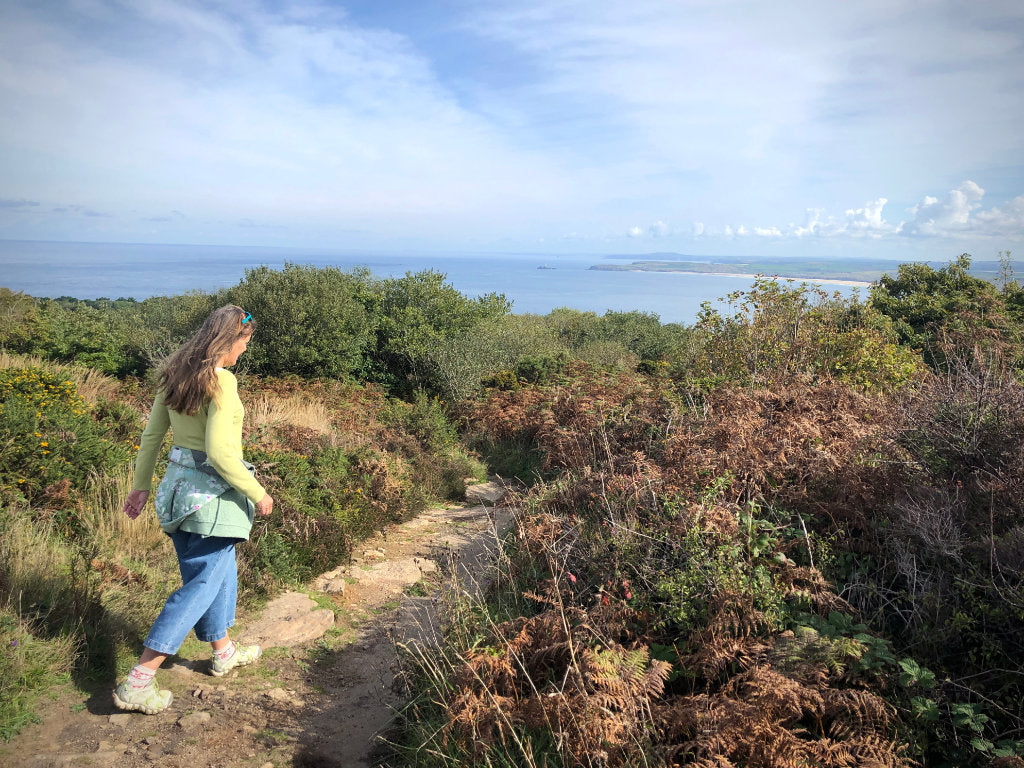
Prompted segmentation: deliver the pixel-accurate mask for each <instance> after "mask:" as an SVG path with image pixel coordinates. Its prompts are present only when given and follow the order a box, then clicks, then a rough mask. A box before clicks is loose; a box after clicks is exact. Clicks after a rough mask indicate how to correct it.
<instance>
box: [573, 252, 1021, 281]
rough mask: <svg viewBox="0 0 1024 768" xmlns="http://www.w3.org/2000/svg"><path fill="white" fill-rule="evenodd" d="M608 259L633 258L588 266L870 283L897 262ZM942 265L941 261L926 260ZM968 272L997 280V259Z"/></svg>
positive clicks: (656, 255)
mask: <svg viewBox="0 0 1024 768" xmlns="http://www.w3.org/2000/svg"><path fill="white" fill-rule="evenodd" d="M605 258H607V259H615V260H626V259H633V261H631V262H630V263H629V264H595V265H594V266H592V267H590V269H594V270H599V271H605V272H683V273H690V274H698V275H719V276H722V277H744V278H753V277H756V276H757V275H766V276H769V277H779V278H786V279H790V280H800V281H805V282H817V283H831V284H836V285H854V286H864V287H867V286H870V285H871V284H872V283H874V282H876V281H877V280H879V279H880V278H881V277H882V275H883V274H891V275H895V274H896V272H897V270H898V268H899V265H900V263H905V262H898V261H889V260H884V259H849V258H836V259H806V258H799V257H789V258H785V257H783V258H776V259H768V258H760V257H742V256H741V257H735V256H734V257H729V256H714V257H699V256H687V255H684V254H676V253H651V254H645V257H642V258H640V259H637V256H636V255H619V254H612V255H609V256H606V257H605ZM925 263H927V264H930V265H931V266H933V267H934V266H941V264H942V263H944V262H925ZM971 274H972V275H974V276H976V277H979V278H982V279H985V280H996V279H997V278H998V277H999V276H1000V275H1001V274H1002V271H1001V265H1000V263H999V262H998V261H975V262H972V264H971Z"/></svg>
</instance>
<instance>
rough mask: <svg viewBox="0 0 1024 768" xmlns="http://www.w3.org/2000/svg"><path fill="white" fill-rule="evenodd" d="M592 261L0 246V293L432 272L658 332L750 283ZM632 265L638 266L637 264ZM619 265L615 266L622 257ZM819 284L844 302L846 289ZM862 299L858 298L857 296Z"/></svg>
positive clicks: (479, 290) (88, 295)
mask: <svg viewBox="0 0 1024 768" xmlns="http://www.w3.org/2000/svg"><path fill="white" fill-rule="evenodd" d="M609 258H610V257H608V256H603V255H600V254H598V255H594V254H570V255H566V254H558V255H554V254H550V255H549V254H537V253H502V254H494V253H488V254H484V253H465V254H448V255H425V254H420V255H409V254H390V253H371V252H352V251H328V250H317V249H302V248H276V247H258V246H211V245H152V244H132V243H73V242H43V241H25V240H0V286H4V287H7V288H9V289H11V290H13V291H22V292H24V293H27V294H29V295H31V296H38V297H51V298H56V297H58V296H73V297H75V298H79V299H96V298H102V297H106V298H110V299H116V298H122V297H124V298H129V297H130V298H135V299H140V300H141V299H146V298H149V297H151V296H172V295H176V294H180V293H185V292H186V291H194V290H201V291H213V290H216V289H219V288H226V287H230V286H232V285H235V284H237V283H238V282H240V281H241V280H242V278H243V277H244V275H245V270H246V269H249V268H252V267H258V266H260V265H266V266H268V267H270V268H272V269H281V268H283V267H284V265H285V264H286V263H293V264H309V265H314V266H317V267H324V266H333V267H338V268H340V269H343V270H350V269H353V268H355V267H366V268H368V269H370V271H371V272H372V273H373V274H374V275H376V276H377V277H381V278H384V277H401V276H403V275H405V274H406V273H408V272H419V271H422V270H427V269H431V270H435V271H437V272H441V273H443V274H444V275H445V276H446V277H447V281H448V283H449V284H451V285H452V286H453V287H455V288H456V289H457V290H459V291H460V292H461V293H463V294H465V295H467V296H472V297H476V296H481V295H483V294H487V293H502V294H504V295H505V296H506V298H508V299H509V300H510V301H511V302H512V311H513V312H516V313H533V314H547V313H548V312H550V311H551V310H553V309H556V308H559V307H570V308H572V309H578V310H581V311H591V312H596V313H598V314H604V313H605V312H606V311H609V310H612V311H616V312H628V311H633V310H637V311H641V312H650V313H654V314H656V315H658V317H659V318H660V319H661V321H662V322H664V323H691V322H693V320H694V319H695V318H696V316H697V313H698V312H699V311H700V308H701V304H702V303H703V302H705V301H709V302H712V303H713V304H716V303H717V302H718V300H719V299H720V298H721V297H724V296H725V295H726V294H729V293H731V292H733V291H742V290H746V289H747V288H749V287H750V286H751V284H752V280H751V279H750V278H746V277H731V276H725V275H699V274H686V273H678V272H676V273H666V272H658V273H654V272H639V271H638V272H619V271H601V270H591V269H590V267H591V266H594V265H596V264H601V263H609V262H608V261H607V259H609ZM637 258H638V259H639V258H641V257H639V256H638V257H637ZM616 263H619V264H621V263H622V261H621V257H619V259H618V260H617V262H616ZM812 282H818V283H820V284H821V285H822V287H823V288H825V289H827V290H829V291H833V290H838V291H840V292H841V293H842V294H844V295H849V293H850V292H851V291H852V290H854V289H853V288H851V287H850V286H846V285H832V284H827V283H824V282H823V281H812ZM861 290H862V292H863V289H861Z"/></svg>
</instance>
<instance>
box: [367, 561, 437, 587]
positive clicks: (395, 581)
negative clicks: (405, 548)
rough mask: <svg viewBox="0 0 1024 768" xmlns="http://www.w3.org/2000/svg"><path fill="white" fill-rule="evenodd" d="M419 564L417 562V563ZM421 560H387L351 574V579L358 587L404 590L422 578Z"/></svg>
mask: <svg viewBox="0 0 1024 768" xmlns="http://www.w3.org/2000/svg"><path fill="white" fill-rule="evenodd" d="M418 560H419V561H420V562H417V561H418ZM422 562H425V561H422V559H421V558H416V557H407V558H404V559H402V560H389V561H387V562H384V563H378V564H377V565H374V566H371V567H370V568H367V569H366V570H363V569H360V570H358V571H354V572H353V573H352V578H353V579H355V581H356V583H358V584H360V585H363V586H365V585H369V584H377V585H381V586H383V587H397V588H398V589H400V590H401V589H404V588H405V587H410V586H412V585H413V584H415V583H416V582H417V581H419V580H420V579H421V578H422V576H423V572H424V571H423V569H421V568H420V564H421V563H422Z"/></svg>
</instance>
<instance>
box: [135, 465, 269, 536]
mask: <svg viewBox="0 0 1024 768" xmlns="http://www.w3.org/2000/svg"><path fill="white" fill-rule="evenodd" d="M242 463H243V464H244V465H245V467H246V469H248V470H249V471H250V472H252V471H253V466H252V464H249V463H248V462H246V461H243V462H242ZM153 501H154V504H155V506H156V514H157V519H158V520H159V521H160V527H161V528H162V529H163V531H164V532H165V533H173V532H174V531H176V530H178V528H180V527H181V526H182V524H183V523H186V521H189V520H190V518H191V521H190V522H189V523H187V524H186V528H187V529H189V530H192V529H193V528H198V529H199V530H197V531H196V532H201V533H207V535H215V536H216V535H227V536H232V537H236V538H248V527H251V525H252V521H253V518H254V513H255V508H254V506H253V504H252V502H251V501H249V499H247V498H246V497H245V496H244V495H243V494H242V493H240V492H239V491H237V490H235V488H234V487H233V486H232V485H231V484H230V483H229V482H228V481H227V480H225V479H224V478H223V477H221V476H220V475H219V474H218V473H217V470H216V469H214V468H213V467H212V466H211V465H210V464H209V462H208V461H207V459H206V454H205V453H204V452H203V451H198V450H195V449H191V448H182V447H180V446H177V445H176V446H174V447H173V448H171V453H170V455H169V456H168V464H167V474H165V475H164V479H163V480H162V481H161V482H160V486H159V487H158V488H157V490H156V498H155V499H154V500H153ZM222 518H223V521H224V524H223V525H221V528H223V529H224V530H218V525H219V524H220V521H221V519H222ZM246 521H247V523H248V525H247V526H246V525H245V522H246ZM242 528H244V529H245V530H244V535H242V534H241V529H242Z"/></svg>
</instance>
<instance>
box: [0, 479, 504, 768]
mask: <svg viewBox="0 0 1024 768" xmlns="http://www.w3.org/2000/svg"><path fill="white" fill-rule="evenodd" d="M503 495H504V488H503V487H502V486H501V485H500V484H498V483H494V482H491V483H486V484H482V485H479V486H471V487H470V488H469V489H467V499H468V500H469V501H468V502H467V504H466V505H463V506H458V507H445V508H437V509H431V510H428V511H426V512H424V513H422V514H420V515H419V516H417V517H415V518H413V519H411V520H409V521H407V522H405V523H402V524H400V525H395V526H393V527H391V528H389V529H388V530H387V531H385V532H384V533H383V534H379V535H378V536H376V537H375V538H373V539H369V540H367V541H365V542H363V544H362V545H361V546H360V547H359V548H358V550H357V554H356V556H355V557H354V558H353V562H352V563H351V564H350V565H347V566H343V567H341V568H337V569H335V570H334V571H331V572H329V573H326V574H323V575H322V576H320V577H319V578H317V579H315V580H314V581H313V582H312V583H310V584H309V585H307V586H308V588H307V589H306V590H305V591H303V592H289V593H286V594H283V595H281V596H279V597H277V598H276V599H274V600H272V601H271V602H270V603H268V604H267V605H266V606H265V607H264V608H263V609H262V611H260V612H259V614H256V615H252V616H245V615H242V616H240V618H239V621H238V624H237V625H236V627H235V628H234V630H232V634H233V636H234V637H235V638H236V639H238V640H241V641H243V642H259V643H260V644H261V645H263V648H264V655H263V658H262V659H261V660H260V662H259V663H258V664H256V665H253V666H251V667H243V668H240V669H238V670H237V671H235V672H232V673H231V674H230V675H228V676H227V677H223V678H216V677H212V676H210V675H209V674H208V669H209V660H208V653H209V647H208V646H206V645H205V644H200V643H199V642H198V641H196V640H195V639H194V636H193V637H192V640H191V641H186V646H184V647H183V649H182V650H181V652H180V654H181V655H179V656H173V657H171V658H169V659H168V661H167V662H165V663H164V666H163V668H162V669H161V671H160V672H159V673H158V676H157V681H158V683H159V684H160V686H161V687H163V688H170V689H171V690H172V691H173V693H174V701H173V703H172V704H171V707H170V708H169V709H168V710H167V711H165V712H162V713H160V714H157V715H151V716H147V715H143V714H140V713H135V712H132V713H122V712H119V711H118V710H116V709H115V708H114V706H113V704H112V702H111V697H110V686H104V687H101V688H99V689H97V690H96V691H95V692H94V693H93V694H92V695H88V694H83V693H81V692H76V691H70V692H67V693H65V694H63V695H62V696H60V697H58V698H57V699H54V700H53V701H50V702H48V703H46V704H45V705H44V706H43V709H42V710H41V711H40V715H41V722H40V723H38V724H36V725H33V726H30V727H29V728H27V729H26V730H25V731H23V732H22V733H21V734H20V735H19V736H18V737H16V738H15V739H14V740H13V741H11V742H10V743H8V744H5V745H0V765H3V766H10V767H11V768H15V767H21V766H25V767H26V768H50V767H51V766H52V767H54V768H57V767H62V766H107V765H109V766H114V765H116V766H119V768H121V767H123V768H138V767H141V766H150V765H159V766H160V767H161V768H203V767H205V766H211V767H212V766H218V767H221V768H235V767H238V768H241V767H243V766H244V767H245V768H271V767H273V766H276V767H280V766H299V767H309V768H314V767H315V768H360V767H362V766H371V765H375V764H377V762H379V754H380V749H381V741H380V739H378V736H379V735H381V734H382V733H383V732H384V731H386V729H387V727H388V725H389V722H390V721H391V720H392V718H393V716H394V713H395V711H396V710H397V708H399V707H400V706H401V705H402V704H403V703H404V702H403V697H402V692H401V690H400V686H399V685H398V684H397V681H396V676H397V675H398V673H399V663H398V657H397V652H396V643H409V642H420V643H425V644H430V643H434V642H436V641H437V639H438V637H439V626H438V613H437V608H436V606H437V599H438V595H439V592H440V586H441V584H442V583H443V581H444V579H446V578H449V577H451V576H453V575H454V576H456V577H460V574H461V578H466V577H473V576H478V575H481V574H482V573H483V572H484V571H485V570H486V569H487V567H488V564H489V562H490V560H491V557H492V554H493V552H494V549H495V546H496V544H497V542H498V538H499V535H500V532H501V531H503V530H504V529H505V527H506V526H507V524H508V522H509V518H510V514H509V512H508V510H506V509H505V508H504V507H502V506H500V501H501V499H502V497H503ZM496 504H499V505H497V506H496ZM325 635H326V637H325ZM327 640H329V642H327Z"/></svg>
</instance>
